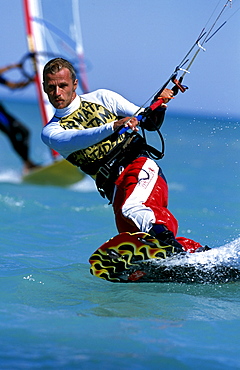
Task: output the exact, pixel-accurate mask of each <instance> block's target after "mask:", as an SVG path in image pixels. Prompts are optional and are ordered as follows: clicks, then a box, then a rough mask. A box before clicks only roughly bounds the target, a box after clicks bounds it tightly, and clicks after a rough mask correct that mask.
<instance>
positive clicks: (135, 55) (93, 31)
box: [0, 0, 240, 119]
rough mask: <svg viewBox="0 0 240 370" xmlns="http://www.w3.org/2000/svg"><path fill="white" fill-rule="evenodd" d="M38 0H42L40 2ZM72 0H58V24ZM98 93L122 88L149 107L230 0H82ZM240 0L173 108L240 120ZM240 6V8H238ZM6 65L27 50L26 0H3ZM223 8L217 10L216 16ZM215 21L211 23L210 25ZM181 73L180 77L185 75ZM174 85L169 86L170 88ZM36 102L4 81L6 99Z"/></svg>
mask: <svg viewBox="0 0 240 370" xmlns="http://www.w3.org/2000/svg"><path fill="white" fill-rule="evenodd" d="M32 1H34V0H32ZM69 2H70V0H58V2H57V4H58V6H57V7H56V9H55V14H54V15H55V17H56V21H57V18H58V16H60V15H64V10H65V9H66V7H68V6H69ZM79 3H80V9H81V14H80V18H81V29H82V37H83V46H84V54H85V58H86V63H87V78H88V84H89V89H90V91H93V90H95V89H98V88H106V89H110V90H114V91H116V92H118V93H120V94H121V95H123V96H124V97H125V98H127V99H128V100H130V101H132V102H134V103H135V104H137V105H139V106H140V105H142V104H144V103H145V102H146V101H147V100H148V99H149V98H150V97H151V96H152V95H153V94H154V93H155V92H156V91H157V90H158V89H160V87H161V86H162V85H163V83H164V82H165V81H166V80H167V79H168V78H169V76H170V75H171V74H172V72H173V71H174V69H175V67H176V66H177V65H178V64H179V63H180V61H181V60H182V58H183V57H184V56H185V55H186V53H187V52H188V50H189V49H190V48H191V46H192V45H193V44H194V42H195V41H196V39H197V37H198V36H199V34H200V32H201V30H202V29H203V27H204V26H205V25H206V22H207V21H208V20H209V17H210V16H211V14H212V12H213V11H214V9H215V6H216V5H217V4H218V3H220V8H218V9H219V10H221V8H222V7H223V5H224V4H225V3H226V0H220V1H219V0H210V1H209V0H165V1H164V0H141V1H140V0H79ZM239 9H240V0H233V1H232V7H231V8H230V7H229V8H227V10H226V12H225V13H224V16H223V17H222V18H221V20H220V23H219V25H220V24H221V23H222V22H224V21H225V20H227V23H226V24H225V25H224V27H222V29H221V30H220V31H219V32H218V33H217V34H216V35H215V36H214V37H213V38H212V39H211V40H210V41H209V42H208V43H206V45H205V48H206V51H200V53H199V54H198V56H197V58H196V60H195V61H194V63H193V65H192V67H191V69H190V72H191V73H190V74H187V75H186V76H185V79H184V84H185V85H187V86H188V88H189V89H188V90H187V91H186V92H185V93H184V94H182V93H179V94H178V95H177V96H176V97H175V99H174V100H173V101H171V102H169V104H168V110H169V111H171V112H172V113H174V114H175V113H182V112H184V113H186V112H187V113H190V114H192V115H200V114H206V115H210V116H227V117H230V118H231V117H235V118H237V119H238V118H239V116H240V112H239V100H240V99H239V98H240V89H239V86H240V72H239V66H240V27H239V24H240V10H239ZM238 10H239V11H238ZM0 12H1V38H0V47H1V59H0V66H5V65H7V64H10V63H15V62H17V61H19V60H20V59H21V57H22V56H23V55H24V54H25V53H26V52H27V41H26V34H25V25H24V16H23V9H22V1H21V0H9V1H4V0H0ZM216 16H217V13H216V14H215V17H216ZM213 21H214V18H213V19H212V20H211V21H210V23H209V25H211V23H212V22H213ZM179 76H180V75H179ZM171 86H172V85H171V84H169V86H168V87H171ZM10 98H11V99H35V100H37V97H36V92H35V89H34V87H33V86H32V87H28V88H26V89H24V90H22V91H21V92H12V91H9V90H8V89H6V87H4V86H0V99H1V100H2V101H3V100H4V99H10Z"/></svg>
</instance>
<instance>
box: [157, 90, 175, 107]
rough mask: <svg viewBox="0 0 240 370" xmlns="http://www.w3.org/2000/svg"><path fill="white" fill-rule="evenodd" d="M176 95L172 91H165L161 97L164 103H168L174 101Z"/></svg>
mask: <svg viewBox="0 0 240 370" xmlns="http://www.w3.org/2000/svg"><path fill="white" fill-rule="evenodd" d="M173 95H174V93H173V91H172V90H170V89H164V90H163V92H162V93H161V95H160V97H161V98H163V99H164V103H165V104H166V103H168V102H169V100H171V99H172V97H173Z"/></svg>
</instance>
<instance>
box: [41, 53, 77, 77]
mask: <svg viewBox="0 0 240 370" xmlns="http://www.w3.org/2000/svg"><path fill="white" fill-rule="evenodd" d="M62 68H67V69H68V70H69V72H70V74H71V76H72V80H73V81H75V80H76V78H77V76H76V71H75V69H74V67H73V65H72V64H71V63H70V62H69V61H68V60H66V59H63V58H54V59H51V60H49V62H47V64H46V65H45V66H44V69H43V81H45V76H46V75H47V74H48V73H50V74H55V73H57V72H59V71H60V70H61V69H62Z"/></svg>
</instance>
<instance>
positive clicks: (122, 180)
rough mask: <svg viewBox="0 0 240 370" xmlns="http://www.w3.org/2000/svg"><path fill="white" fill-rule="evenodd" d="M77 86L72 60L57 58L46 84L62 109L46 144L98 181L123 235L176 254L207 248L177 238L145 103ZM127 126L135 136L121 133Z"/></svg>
mask: <svg viewBox="0 0 240 370" xmlns="http://www.w3.org/2000/svg"><path fill="white" fill-rule="evenodd" d="M77 85H78V80H77V79H76V72H75V70H74V68H73V66H72V64H71V63H69V62H68V61H67V60H65V59H62V58H55V59H52V60H50V61H49V62H48V63H47V64H46V65H45V67H44V70H43V88H44V91H45V93H46V94H47V96H48V99H49V101H50V103H51V104H52V105H53V106H54V107H55V108H56V112H55V115H54V117H53V118H52V120H51V121H50V122H49V123H48V124H47V125H46V126H45V127H44V128H43V130H42V140H43V142H44V143H45V144H46V145H47V146H49V147H50V148H52V149H54V150H56V151H57V152H58V153H60V154H61V155H62V156H63V157H64V158H66V159H67V160H68V161H69V162H71V163H72V164H74V165H76V166H78V167H80V168H81V170H82V171H84V172H85V173H87V174H89V175H91V176H92V177H93V178H94V179H95V180H96V184H97V187H98V190H99V191H100V193H101V194H104V196H105V197H107V198H108V199H109V200H110V203H112V205H113V209H114V214H115V220H116V226H117V229H118V231H119V232H120V233H121V232H126V231H127V232H130V233H132V232H138V231H141V232H146V233H149V234H151V235H153V236H155V237H156V238H157V239H158V240H159V241H160V242H161V243H165V245H172V246H173V247H174V251H175V252H182V251H190V252H194V251H196V250H197V251H202V250H203V249H204V247H202V246H201V245H200V244H199V243H197V242H195V241H193V240H191V239H188V238H184V237H180V238H179V237H178V238H177V237H176V234H177V230H178V222H177V220H176V218H175V217H174V216H173V214H172V213H171V212H170V211H169V210H168V208H167V205H168V186H167V182H166V179H165V177H164V175H163V173H162V170H161V169H160V168H159V166H158V165H157V163H156V162H155V161H154V160H152V159H151V158H150V156H149V153H148V151H147V150H146V148H145V144H144V141H143V138H142V136H141V135H139V134H138V130H139V129H138V124H139V122H138V120H137V118H136V117H135V115H136V112H139V107H138V106H136V105H134V104H133V103H131V102H129V101H128V100H126V99H125V98H123V97H122V96H121V95H119V94H117V93H115V92H113V91H109V90H105V89H100V90H96V91H93V92H90V93H87V94H83V95H80V96H78V95H77V93H76V88H77ZM172 95H173V91H172V90H169V89H165V90H164V91H163V92H162V95H161V96H162V97H163V99H164V103H163V106H162V109H160V110H158V111H156V112H155V111H153V112H152V113H153V114H152V117H151V119H150V121H151V122H150V125H151V124H152V121H155V123H156V124H157V125H158V127H160V126H161V124H162V122H163V119H164V112H165V109H166V104H165V103H167V102H168V101H169V99H170V98H171V97H172ZM145 124H146V123H145ZM125 126H126V127H127V128H128V129H131V130H132V132H133V134H129V133H122V134H119V129H120V128H122V127H125Z"/></svg>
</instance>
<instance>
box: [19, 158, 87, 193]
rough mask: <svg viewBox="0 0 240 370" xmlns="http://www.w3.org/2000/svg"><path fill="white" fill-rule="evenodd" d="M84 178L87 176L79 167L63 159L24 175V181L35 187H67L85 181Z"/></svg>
mask: <svg viewBox="0 0 240 370" xmlns="http://www.w3.org/2000/svg"><path fill="white" fill-rule="evenodd" d="M84 177H85V174H84V173H83V172H81V171H80V170H79V169H78V167H76V166H73V165H72V164H71V163H70V162H68V161H66V160H65V159H62V160H60V161H56V162H52V163H50V164H49V165H47V166H46V165H45V166H43V167H36V168H33V169H32V170H30V171H29V172H28V173H27V174H24V175H23V177H22V181H23V182H24V183H28V184H35V185H52V186H61V187H67V186H70V185H72V184H75V183H77V182H79V181H81V180H83V178H84Z"/></svg>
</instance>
